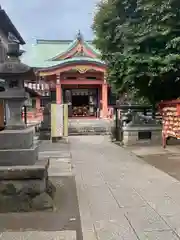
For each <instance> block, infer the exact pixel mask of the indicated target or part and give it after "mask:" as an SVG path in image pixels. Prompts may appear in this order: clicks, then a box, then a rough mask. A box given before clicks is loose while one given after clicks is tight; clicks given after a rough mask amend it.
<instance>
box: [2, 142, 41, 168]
mask: <svg viewBox="0 0 180 240" xmlns="http://www.w3.org/2000/svg"><path fill="white" fill-rule="evenodd" d="M37 160H38V146H37V145H34V146H33V147H31V148H28V149H4V150H0V166H12V165H22V166H23V165H32V164H35V162H36V161H37Z"/></svg>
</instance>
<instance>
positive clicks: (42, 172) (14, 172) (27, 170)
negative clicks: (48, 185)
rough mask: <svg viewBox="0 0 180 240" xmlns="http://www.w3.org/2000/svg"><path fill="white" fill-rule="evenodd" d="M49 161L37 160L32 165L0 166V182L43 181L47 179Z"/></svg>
mask: <svg viewBox="0 0 180 240" xmlns="http://www.w3.org/2000/svg"><path fill="white" fill-rule="evenodd" d="M48 167H49V160H48V159H46V160H38V161H37V162H36V163H35V164H34V165H29V166H28V165H26V166H11V167H10V166H4V167H3V166H1V167H0V180H23V179H24V180H25V179H26V180H28V179H44V178H45V177H47V176H46V175H47V169H48Z"/></svg>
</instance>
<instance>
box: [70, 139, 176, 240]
mask: <svg viewBox="0 0 180 240" xmlns="http://www.w3.org/2000/svg"><path fill="white" fill-rule="evenodd" d="M70 143H71V153H72V158H73V165H74V167H75V175H76V184H77V191H78V199H79V207H80V215H81V224H82V229H83V237H84V240H121V239H123V240H137V239H139V240H145V239H147V240H177V239H180V182H179V181H177V180H176V179H174V178H172V177H171V176H169V175H167V174H166V173H164V172H162V171H160V170H158V169H156V168H154V167H152V166H151V165H149V164H147V163H145V162H144V161H143V160H141V159H139V158H137V157H136V156H135V155H134V154H132V153H130V152H129V151H128V150H126V149H123V148H121V147H119V146H117V145H115V144H113V143H111V142H110V141H109V138H108V136H79V137H78V136H76V137H70Z"/></svg>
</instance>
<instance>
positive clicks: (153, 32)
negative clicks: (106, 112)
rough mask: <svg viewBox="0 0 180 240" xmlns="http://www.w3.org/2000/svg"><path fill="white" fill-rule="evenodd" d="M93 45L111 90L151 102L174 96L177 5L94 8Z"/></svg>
mask: <svg viewBox="0 0 180 240" xmlns="http://www.w3.org/2000/svg"><path fill="white" fill-rule="evenodd" d="M93 30H94V33H95V41H94V43H95V45H96V47H97V48H98V49H99V50H100V51H101V53H102V58H103V59H104V60H105V61H106V62H107V65H108V80H109V82H110V84H111V85H112V87H113V88H114V89H115V91H116V92H118V93H119V92H125V91H132V90H133V91H135V92H136V95H138V96H140V97H141V96H143V97H146V98H148V99H149V101H150V102H151V103H152V104H155V103H157V102H159V101H161V100H167V99H168V100H169V99H174V98H177V97H179V96H180V90H179V89H180V81H179V77H180V71H179V66H180V55H179V52H180V1H179V0H107V1H104V2H101V3H100V4H99V5H98V10H97V13H96V15H95V18H94V24H93Z"/></svg>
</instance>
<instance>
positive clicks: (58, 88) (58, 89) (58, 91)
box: [56, 74, 62, 104]
mask: <svg viewBox="0 0 180 240" xmlns="http://www.w3.org/2000/svg"><path fill="white" fill-rule="evenodd" d="M56 103H57V104H61V103H62V91H61V81H60V74H57V75H56Z"/></svg>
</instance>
